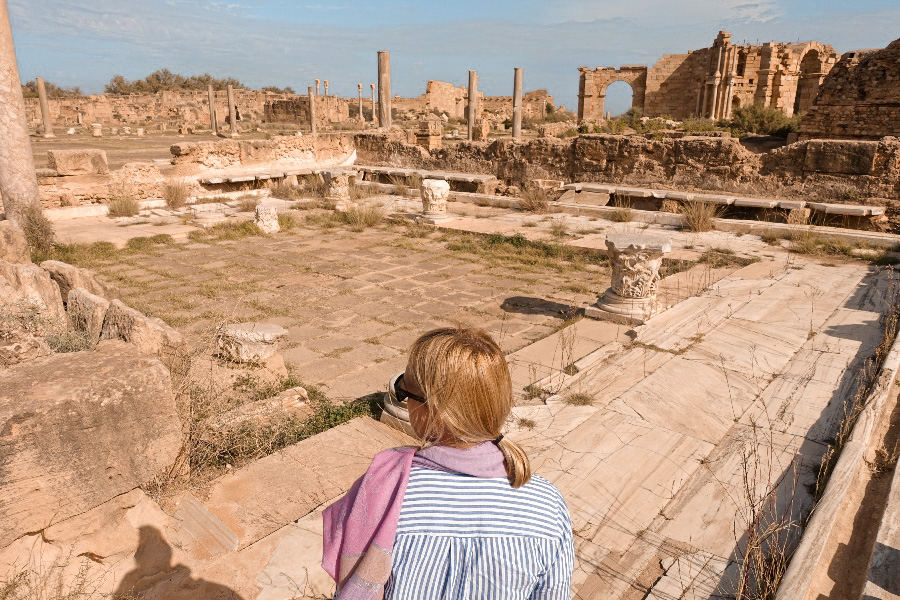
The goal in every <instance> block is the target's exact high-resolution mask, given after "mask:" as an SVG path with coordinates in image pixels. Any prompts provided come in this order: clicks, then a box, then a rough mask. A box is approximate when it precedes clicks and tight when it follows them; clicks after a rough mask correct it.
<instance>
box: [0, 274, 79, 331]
mask: <svg viewBox="0 0 900 600" xmlns="http://www.w3.org/2000/svg"><path fill="white" fill-rule="evenodd" d="M0 310H3V311H4V312H6V313H10V312H12V313H15V314H16V315H19V316H28V318H29V321H30V322H31V324H32V325H33V327H29V329H31V330H35V331H49V330H53V329H60V328H63V327H65V323H66V313H65V310H64V309H63V304H62V296H60V293H59V287H58V286H57V285H56V284H55V283H54V282H53V280H52V279H50V275H49V274H48V273H47V272H46V271H45V270H43V269H41V268H40V267H38V266H37V265H33V264H31V263H28V264H13V263H9V262H6V261H5V260H0Z"/></svg>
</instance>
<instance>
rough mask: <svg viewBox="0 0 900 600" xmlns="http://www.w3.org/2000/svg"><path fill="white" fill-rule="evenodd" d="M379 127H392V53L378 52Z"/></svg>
mask: <svg viewBox="0 0 900 600" xmlns="http://www.w3.org/2000/svg"><path fill="white" fill-rule="evenodd" d="M378 126H379V127H390V126H391V53H390V52H386V51H384V50H381V51H380V52H378Z"/></svg>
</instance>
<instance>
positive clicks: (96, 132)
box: [91, 123, 103, 137]
mask: <svg viewBox="0 0 900 600" xmlns="http://www.w3.org/2000/svg"><path fill="white" fill-rule="evenodd" d="M91 137H103V125H101V124H100V123H92V124H91Z"/></svg>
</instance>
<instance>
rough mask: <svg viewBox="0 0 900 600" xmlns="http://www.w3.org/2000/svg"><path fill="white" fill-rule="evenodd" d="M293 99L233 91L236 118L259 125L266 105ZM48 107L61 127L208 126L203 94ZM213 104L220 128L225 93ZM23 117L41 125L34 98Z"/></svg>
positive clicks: (103, 98)
mask: <svg viewBox="0 0 900 600" xmlns="http://www.w3.org/2000/svg"><path fill="white" fill-rule="evenodd" d="M292 97H296V96H293V95H291V94H274V93H272V92H262V91H257V90H234V102H235V105H236V106H237V111H238V118H239V120H242V121H261V120H262V119H263V116H264V113H265V105H266V103H267V102H271V101H273V100H277V99H287V98H292ZM49 104H50V116H51V117H52V118H53V123H54V125H60V126H71V125H76V124H77V123H78V119H79V117H78V115H79V114H81V120H82V121H83V122H84V123H102V124H104V125H121V124H139V125H144V126H146V125H162V126H165V127H168V128H177V127H178V126H180V125H186V126H188V127H209V126H210V123H209V101H208V98H207V93H206V92H160V93H158V94H146V95H134V94H133V95H130V96H113V95H108V94H101V95H97V96H82V97H76V98H52V99H50V100H49ZM215 104H216V114H217V115H218V121H219V125H222V124H224V123H225V119H226V117H227V116H228V102H227V95H226V92H225V91H224V90H221V91H217V92H215ZM25 115H26V117H27V118H28V124H29V125H30V126H32V127H37V126H38V125H40V123H41V109H40V105H39V104H38V99H37V98H26V99H25Z"/></svg>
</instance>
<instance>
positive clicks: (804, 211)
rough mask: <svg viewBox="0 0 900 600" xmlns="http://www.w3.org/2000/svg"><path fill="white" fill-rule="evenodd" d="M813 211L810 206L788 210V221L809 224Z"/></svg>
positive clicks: (792, 223)
mask: <svg viewBox="0 0 900 600" xmlns="http://www.w3.org/2000/svg"><path fill="white" fill-rule="evenodd" d="M811 212H812V211H811V210H810V209H808V208H794V209H791V210H789V211H788V216H787V222H788V223H789V224H790V225H807V224H808V223H809V215H810V213H811Z"/></svg>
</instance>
